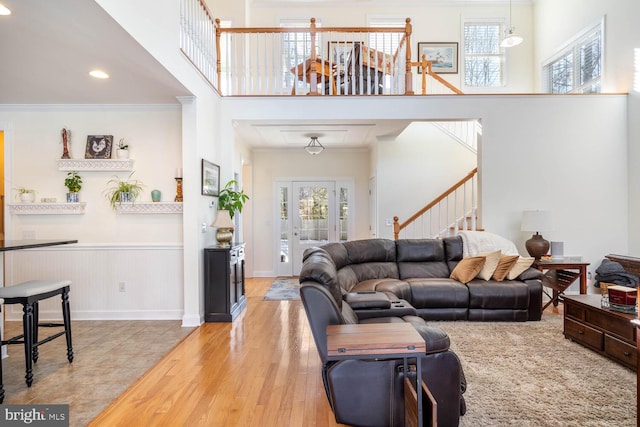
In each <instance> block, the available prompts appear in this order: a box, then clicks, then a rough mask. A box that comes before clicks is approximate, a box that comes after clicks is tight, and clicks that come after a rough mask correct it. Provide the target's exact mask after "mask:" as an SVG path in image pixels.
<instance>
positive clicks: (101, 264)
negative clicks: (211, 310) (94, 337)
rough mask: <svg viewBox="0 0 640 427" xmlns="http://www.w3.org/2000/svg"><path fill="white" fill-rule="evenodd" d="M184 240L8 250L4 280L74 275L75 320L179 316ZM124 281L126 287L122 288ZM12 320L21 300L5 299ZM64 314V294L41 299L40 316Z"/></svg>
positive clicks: (52, 317)
mask: <svg viewBox="0 0 640 427" xmlns="http://www.w3.org/2000/svg"><path fill="white" fill-rule="evenodd" d="M183 277H184V276H183V261H182V245H83V244H75V245H65V246H53V247H48V248H38V249H28V250H20V251H13V252H6V253H5V284H6V285H8V286H9V285H11V284H15V283H20V282H24V281H27V280H33V279H45V278H60V279H69V280H71V283H72V284H71V293H70V297H69V301H70V303H71V319H72V320H149V319H164V320H167V319H173V320H180V319H182V315H183V306H184V303H183V301H184V298H183ZM120 283H124V288H125V290H124V292H121V291H120ZM4 310H5V312H6V319H7V320H21V319H22V306H21V305H19V304H12V305H5V306H4ZM61 318H62V315H61V310H60V298H59V297H54V298H50V299H48V300H46V301H43V302H41V303H40V319H42V320H59V319H61Z"/></svg>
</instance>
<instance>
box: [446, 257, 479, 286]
mask: <svg viewBox="0 0 640 427" xmlns="http://www.w3.org/2000/svg"><path fill="white" fill-rule="evenodd" d="M485 261H486V258H485V257H483V256H474V257H468V258H462V259H461V260H460V262H459V263H458V265H456V268H454V269H453V271H452V272H451V275H450V276H449V278H451V279H453V280H457V281H458V282H461V283H467V282H470V281H472V280H473V278H474V277H476V276H477V275H478V272H479V271H480V270H481V269H482V266H483V265H484V263H485Z"/></svg>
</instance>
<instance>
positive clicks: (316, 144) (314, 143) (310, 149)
mask: <svg viewBox="0 0 640 427" xmlns="http://www.w3.org/2000/svg"><path fill="white" fill-rule="evenodd" d="M304 149H305V150H306V151H307V153H309V154H311V155H314V156H315V155H316V154H320V153H322V151H323V150H324V147H323V146H322V144H320V141H318V137H317V136H312V137H311V141H309V144H308V145H307V146H306V147H304Z"/></svg>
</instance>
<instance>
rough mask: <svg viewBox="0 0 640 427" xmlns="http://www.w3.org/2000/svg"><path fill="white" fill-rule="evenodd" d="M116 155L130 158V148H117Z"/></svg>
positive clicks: (121, 157) (120, 157)
mask: <svg viewBox="0 0 640 427" xmlns="http://www.w3.org/2000/svg"><path fill="white" fill-rule="evenodd" d="M116 156H118V158H119V159H128V158H129V150H121V149H117V150H116Z"/></svg>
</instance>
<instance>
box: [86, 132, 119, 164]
mask: <svg viewBox="0 0 640 427" xmlns="http://www.w3.org/2000/svg"><path fill="white" fill-rule="evenodd" d="M112 144H113V135H89V136H87V148H86V149H85V151H84V158H85V159H110V158H111V145H112Z"/></svg>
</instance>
